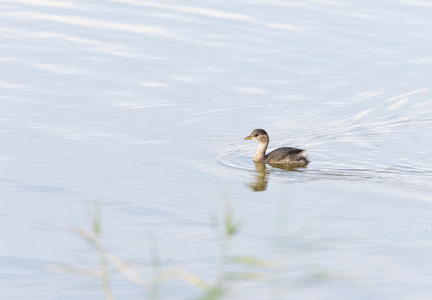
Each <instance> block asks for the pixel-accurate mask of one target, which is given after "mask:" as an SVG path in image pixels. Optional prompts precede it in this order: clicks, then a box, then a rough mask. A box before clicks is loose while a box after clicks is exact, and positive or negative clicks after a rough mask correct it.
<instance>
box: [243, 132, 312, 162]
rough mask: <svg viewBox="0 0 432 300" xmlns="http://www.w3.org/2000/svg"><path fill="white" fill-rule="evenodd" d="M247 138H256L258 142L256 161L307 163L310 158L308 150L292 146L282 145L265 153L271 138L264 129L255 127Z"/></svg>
mask: <svg viewBox="0 0 432 300" xmlns="http://www.w3.org/2000/svg"><path fill="white" fill-rule="evenodd" d="M245 140H255V141H257V142H258V149H257V151H256V152H255V155H254V159H253V160H254V162H256V163H269V164H297V165H304V166H305V165H307V164H308V163H309V160H308V158H307V156H306V153H305V152H306V150H303V149H297V148H292V147H282V148H278V149H276V150H273V151H271V152H270V153H269V154H265V152H266V150H267V146H268V144H269V142H270V138H269V136H268V134H267V132H266V131H265V130H264V129H254V130H253V131H252V133H251V134H250V135H249V136H247V137H245Z"/></svg>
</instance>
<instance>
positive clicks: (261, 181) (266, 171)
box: [248, 163, 306, 192]
mask: <svg viewBox="0 0 432 300" xmlns="http://www.w3.org/2000/svg"><path fill="white" fill-rule="evenodd" d="M268 165H270V166H271V167H273V168H276V169H280V170H284V171H287V172H303V170H302V169H305V168H306V166H305V165H286V164H268ZM255 170H256V174H255V180H253V181H251V182H250V183H249V184H248V186H249V187H250V188H251V189H252V190H253V191H255V192H262V191H265V190H266V189H267V184H268V182H269V177H270V172H271V169H270V168H268V167H267V165H266V164H265V163H255Z"/></svg>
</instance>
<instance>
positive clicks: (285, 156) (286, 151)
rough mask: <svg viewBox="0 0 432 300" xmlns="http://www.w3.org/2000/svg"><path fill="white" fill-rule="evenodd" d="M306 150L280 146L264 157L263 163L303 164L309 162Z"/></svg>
mask: <svg viewBox="0 0 432 300" xmlns="http://www.w3.org/2000/svg"><path fill="white" fill-rule="evenodd" d="M305 152H306V150H303V149H297V148H292V147H282V148H278V149H276V150H273V151H271V152H270V153H268V154H267V155H266V156H265V157H264V162H265V163H275V164H278V163H280V164H303V165H306V164H308V163H309V160H308V159H307V156H306V153H305Z"/></svg>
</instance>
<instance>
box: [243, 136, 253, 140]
mask: <svg viewBox="0 0 432 300" xmlns="http://www.w3.org/2000/svg"><path fill="white" fill-rule="evenodd" d="M252 138H253V136H247V137H245V138H244V139H245V140H251V139H252Z"/></svg>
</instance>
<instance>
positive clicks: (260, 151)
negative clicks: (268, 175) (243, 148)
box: [253, 141, 268, 163]
mask: <svg viewBox="0 0 432 300" xmlns="http://www.w3.org/2000/svg"><path fill="white" fill-rule="evenodd" d="M267 146H268V141H267V142H264V143H258V148H257V150H256V152H255V156H254V159H253V160H254V162H256V163H260V162H263V161H264V157H265V152H266V150H267Z"/></svg>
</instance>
